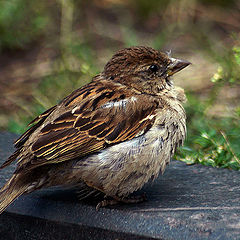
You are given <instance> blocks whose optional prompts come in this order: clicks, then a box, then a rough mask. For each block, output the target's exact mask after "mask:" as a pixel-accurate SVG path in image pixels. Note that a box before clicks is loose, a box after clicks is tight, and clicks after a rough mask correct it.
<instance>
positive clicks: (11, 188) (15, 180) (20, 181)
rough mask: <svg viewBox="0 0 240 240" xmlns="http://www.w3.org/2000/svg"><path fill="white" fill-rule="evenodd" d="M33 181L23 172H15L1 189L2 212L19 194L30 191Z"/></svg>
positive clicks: (0, 203)
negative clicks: (23, 174)
mask: <svg viewBox="0 0 240 240" xmlns="http://www.w3.org/2000/svg"><path fill="white" fill-rule="evenodd" d="M30 185H31V183H29V181H26V178H24V177H23V176H22V175H21V174H14V175H13V176H12V178H10V179H9V180H8V182H7V183H6V184H5V185H4V186H3V188H2V189H1V190H0V214H1V213H2V212H3V211H4V210H5V209H6V208H7V207H8V206H9V205H10V204H11V203H12V202H13V201H14V200H15V199H17V198H18V197H19V196H21V195H22V194H24V193H25V192H27V191H28V188H29V187H30Z"/></svg>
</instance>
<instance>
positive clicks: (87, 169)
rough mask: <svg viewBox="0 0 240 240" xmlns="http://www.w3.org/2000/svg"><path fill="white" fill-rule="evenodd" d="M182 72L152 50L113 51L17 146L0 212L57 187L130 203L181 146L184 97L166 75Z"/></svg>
mask: <svg viewBox="0 0 240 240" xmlns="http://www.w3.org/2000/svg"><path fill="white" fill-rule="evenodd" d="M187 65H189V62H186V61H182V60H177V59H174V58H170V57H169V56H168V55H166V54H164V53H161V52H159V51H156V50H154V49H152V48H149V47H132V48H127V49H123V50H120V51H119V52H117V53H116V54H115V55H114V56H113V57H112V59H111V60H110V61H109V62H108V63H107V64H106V66H105V68H104V71H103V72H102V73H100V74H99V75H97V76H96V77H94V78H93V80H92V82H91V83H89V84H87V85H85V86H83V87H82V88H80V89H77V90H76V91H74V92H72V93H71V94H70V95H69V96H67V97H66V98H65V99H63V100H62V101H61V102H60V103H59V104H58V105H56V106H54V107H52V108H50V109H48V110H47V111H46V112H44V113H43V114H41V115H40V116H38V117H37V118H36V119H34V120H33V121H32V122H31V123H30V124H33V126H32V127H31V128H30V129H29V130H27V131H26V132H25V133H24V134H23V135H22V136H21V137H20V138H19V139H18V140H17V141H16V142H15V147H16V148H17V150H16V151H15V153H14V154H13V155H12V156H10V157H9V159H8V160H7V161H6V162H5V163H4V164H3V165H2V166H1V168H4V167H6V166H7V165H9V164H11V163H12V162H13V161H14V160H16V159H18V165H17V169H16V171H15V173H14V174H13V176H12V177H11V179H10V180H9V181H8V182H7V183H6V184H5V186H4V187H3V188H2V189H1V193H0V213H1V212H2V211H4V209H5V208H6V207H7V206H8V205H9V204H10V203H11V202H12V201H14V200H15V199H16V198H17V197H19V196H20V195H21V194H24V193H29V192H32V191H34V190H36V189H39V188H43V187H49V186H55V185H65V186H79V187H80V186H81V187H83V186H84V185H85V186H87V187H88V188H89V189H91V190H90V191H91V193H92V192H96V191H101V192H103V193H104V194H105V195H106V196H109V197H112V198H113V199H115V200H118V201H119V200H121V201H124V202H127V196H128V195H129V194H130V193H132V192H134V191H136V190H137V189H139V188H141V187H142V186H143V184H144V183H146V182H147V181H148V180H149V179H150V178H152V177H153V178H156V177H157V176H158V173H159V171H162V172H163V171H164V169H165V166H166V164H167V163H168V162H169V161H170V158H171V157H172V156H173V154H174V152H175V149H176V147H178V146H179V145H181V144H183V141H184V138H185V133H186V125H185V118H186V117H185V111H184V109H183V107H182V105H181V102H182V101H184V99H185V95H184V92H183V90H182V89H180V88H176V87H174V86H173V84H172V81H171V79H170V76H171V75H173V74H174V73H175V72H177V71H179V70H181V69H183V68H184V67H186V66H187ZM102 205H104V204H102Z"/></svg>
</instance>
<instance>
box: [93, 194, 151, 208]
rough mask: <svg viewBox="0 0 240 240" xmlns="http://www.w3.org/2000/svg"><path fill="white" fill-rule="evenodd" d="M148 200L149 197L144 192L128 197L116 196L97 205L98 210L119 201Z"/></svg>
mask: <svg viewBox="0 0 240 240" xmlns="http://www.w3.org/2000/svg"><path fill="white" fill-rule="evenodd" d="M146 200H147V197H146V194H145V193H143V194H142V195H136V196H130V197H126V198H120V197H117V196H114V197H113V199H104V200H103V201H101V202H99V203H98V204H97V206H96V210H97V211H98V210H99V208H101V207H106V206H113V205H116V204H119V203H140V202H144V201H146Z"/></svg>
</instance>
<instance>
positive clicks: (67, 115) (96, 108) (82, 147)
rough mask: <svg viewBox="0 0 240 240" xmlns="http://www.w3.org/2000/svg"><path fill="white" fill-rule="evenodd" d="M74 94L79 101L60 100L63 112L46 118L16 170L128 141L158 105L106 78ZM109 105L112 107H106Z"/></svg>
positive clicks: (147, 122)
mask: <svg viewBox="0 0 240 240" xmlns="http://www.w3.org/2000/svg"><path fill="white" fill-rule="evenodd" d="M89 92H90V93H89ZM92 92H94V94H93V93H92ZM86 93H89V94H86ZM74 95H75V96H77V98H78V99H79V100H81V101H80V102H77V101H76V98H72V97H71V98H70V97H67V98H65V99H64V100H63V102H62V103H61V105H64V106H66V108H65V111H63V112H61V114H60V115H59V114H58V115H57V117H56V118H55V119H52V120H51V121H50V122H48V121H46V124H45V125H44V126H43V127H42V128H41V131H40V132H39V135H38V138H36V139H34V142H33V143H32V146H31V150H32V157H31V158H30V159H26V158H23V159H20V161H19V166H18V169H17V172H18V171H20V170H23V169H25V170H30V169H32V168H35V167H38V166H41V165H45V164H51V163H58V162H62V161H67V160H70V159H72V158H80V157H83V156H85V155H87V154H90V153H93V152H95V151H99V150H101V149H103V148H105V147H106V146H107V145H110V144H111V145H112V144H116V143H119V142H123V141H126V140H130V139H132V138H133V137H135V136H136V135H137V134H138V133H140V132H142V131H144V130H145V129H149V125H151V123H152V122H153V120H154V118H150V119H148V118H147V116H149V115H152V114H154V111H155V109H156V108H158V106H157V103H156V102H154V99H152V101H151V98H149V96H145V95H143V94H141V95H140V94H137V93H135V95H133V91H132V90H129V89H125V88H122V86H118V85H116V84H114V83H109V82H108V81H105V82H104V81H103V82H94V83H91V84H89V85H88V87H86V86H84V87H83V88H80V89H79V90H78V91H75V92H74ZM83 95H85V96H83ZM124 98H125V99H124ZM123 99H124V100H123ZM136 99H137V101H136ZM121 103H122V104H121ZM143 103H144V104H143ZM108 104H109V107H108ZM111 104H116V106H115V107H110V106H111ZM70 106H71V107H70ZM142 133H143V132H142Z"/></svg>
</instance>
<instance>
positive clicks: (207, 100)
mask: <svg viewBox="0 0 240 240" xmlns="http://www.w3.org/2000/svg"><path fill="white" fill-rule="evenodd" d="M54 2H55V1H54ZM102 2H105V1H102ZM106 2H108V1H106ZM109 2H111V1H109ZM116 2H117V3H116V4H115V5H114V4H113V5H111V6H108V7H109V9H111V10H110V11H109V9H108V7H105V8H104V6H106V5H104V4H103V7H99V5H97V6H94V4H93V3H89V6H88V5H86V4H84V1H74V0H68V1H63V0H58V1H56V2H55V4H46V3H44V2H43V1H40V2H36V1H30V0H9V1H0V33H1V39H0V50H1V51H4V50H5V51H6V50H7V49H12V51H13V50H14V49H19V48H21V49H25V48H27V46H29V43H33V42H35V41H39V37H40V36H41V38H42V39H44V41H46V43H44V44H45V45H47V46H50V47H51V48H53V49H54V50H55V51H56V52H57V53H58V54H57V57H56V58H54V60H53V61H52V62H51V71H50V73H49V74H46V75H44V76H43V77H41V79H40V81H37V82H36V83H33V84H32V92H31V101H26V100H21V101H18V102H16V105H17V107H18V112H17V113H14V112H12V113H8V118H7V119H8V123H7V126H5V129H7V130H9V131H12V132H16V133H22V132H23V131H25V130H26V129H27V127H26V125H27V123H28V122H30V121H31V120H32V118H34V117H35V116H36V115H38V114H40V113H41V112H43V111H44V110H45V109H47V108H49V107H51V106H52V105H55V104H56V103H57V102H59V101H60V100H61V99H62V98H63V97H65V96H66V95H67V94H69V93H70V92H71V91H73V90H74V89H76V88H79V87H81V86H82V85H84V84H86V83H87V82H88V81H90V79H91V78H92V76H94V75H95V74H96V73H98V72H99V70H100V69H101V68H102V66H101V67H100V66H99V64H100V65H101V64H102V65H103V64H104V63H105V62H106V60H107V59H108V58H109V57H110V56H111V54H112V53H113V52H114V51H115V50H116V49H119V48H120V47H122V46H129V45H136V44H141V45H145V44H146V45H151V46H153V47H155V48H161V49H164V48H165V49H169V47H168V44H169V43H170V42H171V41H173V42H174V45H173V46H174V47H175V46H176V49H177V48H178V47H179V46H180V47H179V48H180V49H181V50H180V51H183V49H186V52H187V53H188V54H189V53H196V52H201V53H202V54H203V55H204V56H205V61H209V63H211V62H214V64H218V67H217V70H216V72H213V73H212V78H211V77H209V84H210V85H209V86H210V87H209V88H208V89H207V90H206V89H203V90H200V91H199V90H195V89H191V87H190V88H189V89H187V91H186V92H187V96H188V102H187V103H186V105H185V108H186V112H187V116H188V123H187V128H188V135H187V139H186V142H185V144H184V146H183V147H182V148H180V149H179V151H178V152H177V154H176V156H175V157H176V159H178V160H181V161H184V162H186V163H187V164H195V163H200V164H204V165H209V166H213V167H224V168H229V169H234V170H239V169H240V160H239V159H240V148H239V145H240V105H239V103H238V104H235V105H233V106H231V107H232V108H233V110H232V111H230V112H231V113H230V114H226V116H225V115H221V114H220V115H218V114H211V112H213V111H212V110H211V109H214V108H215V105H216V103H217V102H218V101H219V99H221V96H223V95H225V94H224V89H225V88H232V89H234V87H239V85H240V43H239V41H240V39H239V35H238V32H237V30H235V31H236V34H232V29H231V30H229V31H228V29H227V28H226V29H224V30H225V31H226V32H227V34H228V36H231V37H229V39H231V40H232V42H231V43H230V44H229V43H227V44H226V43H225V42H224V40H222V38H223V37H222V35H221V34H222V33H221V31H220V30H221V29H220V27H221V28H223V26H222V25H221V24H219V22H220V23H221V21H223V20H221V19H220V18H219V15H218V14H219V12H220V11H224V14H226V12H227V9H233V8H234V7H236V3H237V1H234V0H232V1H224V0H221V1H217V0H215V1H205V0H198V1H189V2H186V1H183V0H181V1H176V0H172V1H166V0H164V1H156V0H150V1H148V2H147V3H148V4H147V5H146V1H133V0H128V1H120V0H119V1H116ZM105 4H106V3H105ZM124 4H125V5H124ZM205 5H206V6H205ZM211 6H214V8H213V9H214V11H215V10H216V9H217V11H216V13H215V14H216V16H217V17H216V19H217V20H216V21H215V20H214V16H213V15H211V17H212V18H211V19H210V20H209V19H207V18H206V17H205V18H200V17H199V15H197V14H196V16H195V15H194V11H193V10H194V9H195V10H196V12H197V11H198V10H199V9H201V8H204V7H205V10H208V8H209V9H210V8H211ZM88 8H91V11H92V12H93V13H92V12H91V11H87V10H88ZM98 8H99V9H98ZM96 9H98V11H97V10H96ZM116 9H118V11H119V12H118V11H117V10H116ZM189 9H193V10H192V12H191V11H189V12H188V10H189ZM210 11H211V10H210ZM50 12H51V13H50ZM89 12H91V13H89ZM102 12H103V13H102ZM106 13H107V14H106ZM87 14H88V15H87ZM211 14H212V12H211ZM86 15H87V17H86ZM103 15H104V16H103ZM13 16H14V17H13ZM106 16H107V17H109V19H110V20H109V19H108V18H107V17H106ZM224 16H226V15H224ZM89 18H90V20H89ZM223 18H224V17H223ZM52 19H55V20H54V21H53V20H52ZM86 19H88V21H89V22H90V23H89V22H87V20H86ZM116 19H117V20H116ZM219 19H220V20H221V21H220V20H219ZM229 19H230V20H228V19H226V21H228V22H227V24H228V25H230V24H231V23H232V22H234V20H233V19H232V18H229ZM224 20H225V19H224ZM93 23H94V24H93ZM227 24H226V25H227ZM90 25H91V27H89V26H90ZM159 25H160V27H159V28H158V26H159ZM237 25H238V24H237ZM49 26H50V27H51V28H53V26H55V28H53V29H54V30H53V31H52V32H51V34H48V33H47V31H49V29H50V27H49ZM154 28H156V29H157V30H155V31H154V30H153V29H154ZM116 29H117V30H116ZM219 29H220V30H219ZM235 29H236V28H235ZM219 32H220V33H219ZM49 35H52V38H50V37H49ZM224 36H225V35H224ZM228 41H229V40H228ZM36 44H38V43H36ZM184 44H185V45H184ZM174 47H173V48H174ZM99 49H100V50H99ZM173 50H174V49H173ZM203 72H204V69H203V70H202V72H198V73H195V74H196V75H201V74H202V73H203ZM223 97H225V96H223ZM237 97H238V99H237V100H236V99H235V102H236V101H237V102H239V95H238V96H237ZM226 104H228V103H226ZM0 113H1V112H0Z"/></svg>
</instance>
